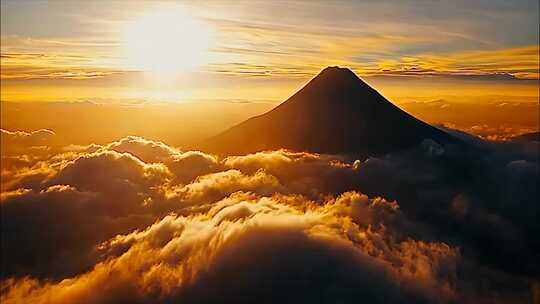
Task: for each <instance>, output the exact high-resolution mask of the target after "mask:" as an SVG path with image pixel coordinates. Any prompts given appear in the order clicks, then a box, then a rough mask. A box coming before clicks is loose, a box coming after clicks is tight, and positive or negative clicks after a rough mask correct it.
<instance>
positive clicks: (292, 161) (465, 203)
mask: <svg viewBox="0 0 540 304" xmlns="http://www.w3.org/2000/svg"><path fill="white" fill-rule="evenodd" d="M452 132H454V131H452ZM455 135H456V136H459V137H462V138H464V140H467V141H468V142H470V144H471V146H472V148H470V149H460V150H453V149H445V148H444V147H441V146H439V145H437V144H436V143H434V142H431V141H426V142H424V143H422V144H421V145H419V146H417V147H414V148H412V149H410V150H407V151H402V152H400V153H395V154H389V155H386V156H381V157H377V158H373V157H372V158H367V159H361V160H357V159H354V158H352V157H351V156H347V155H320V154H314V153H305V152H294V151H286V150H279V151H266V152H259V153H255V154H250V155H241V156H231V157H226V158H222V159H220V158H218V157H216V156H213V155H208V154H204V153H202V152H197V151H188V152H186V151H181V150H179V149H177V148H174V147H170V146H167V145H166V144H164V143H162V142H158V141H152V140H148V139H144V138H140V137H134V136H130V137H126V138H122V139H120V140H118V141H114V142H112V143H109V144H106V145H91V146H87V147H74V146H72V147H71V148H68V149H67V150H65V149H60V150H58V151H59V152H58V154H54V155H51V156H47V157H45V158H44V159H41V160H39V161H37V162H35V164H33V165H31V166H30V167H20V168H18V169H17V170H15V171H13V172H14V173H13V172H12V173H13V174H8V175H2V183H3V184H6V185H9V187H8V188H3V189H2V195H1V203H0V204H1V208H2V257H3V258H2V277H1V289H0V290H1V295H2V300H3V302H6V303H20V302H25V301H26V302H28V301H31V302H35V303H65V302H77V303H108V302H110V303H115V302H130V303H145V302H153V301H161V302H171V301H183V302H207V303H218V302H234V301H237V302H238V301H240V302H242V301H244V302H245V301H247V302H253V301H263V302H264V301H273V302H275V301H285V302H287V301H289V302H291V301H300V302H302V301H305V300H306V299H307V300H312V301H322V302H345V303H353V302H354V303H355V302H357V301H358V299H365V300H366V301H369V302H374V303H396V302H415V303H431V302H436V303H452V302H465V303H468V302H469V303H478V302H490V301H495V300H498V301H500V302H502V303H505V302H512V301H518V302H519V301H526V300H527V299H529V298H530V297H531V294H534V292H535V290H536V289H535V288H537V287H535V286H537V280H535V279H534V276H535V273H536V272H537V271H538V267H539V264H538V262H537V259H536V252H537V249H538V248H539V247H538V246H539V243H538V241H536V238H535V233H536V231H538V229H539V228H540V227H539V226H538V223H537V218H538V216H539V209H538V205H537V204H535V202H536V201H537V200H538V194H539V193H538V189H536V188H537V187H536V184H537V182H538V178H539V176H538V172H539V168H538V159H537V155H538V144H537V143H516V142H489V141H485V140H483V139H481V138H478V137H471V136H468V135H467V134H465V133H457V132H455ZM21 147H22V146H21ZM26 151H27V152H28V151H30V150H26ZM30 152H33V151H30ZM535 284H536V285H535ZM500 286H506V287H505V288H501V287H500Z"/></svg>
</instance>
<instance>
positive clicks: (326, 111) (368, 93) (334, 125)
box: [200, 67, 458, 155]
mask: <svg viewBox="0 0 540 304" xmlns="http://www.w3.org/2000/svg"><path fill="white" fill-rule="evenodd" d="M428 138H429V139H432V140H433V141H435V142H437V143H439V144H447V143H454V142H457V141H458V140H457V139H455V138H454V137H452V136H451V135H449V134H447V133H445V132H443V131H442V130H439V129H437V128H435V127H433V126H431V125H429V124H426V123H424V122H422V121H420V120H418V119H416V118H415V117H413V116H411V115H409V114H408V113H406V112H404V111H403V110H401V109H400V108H398V107H397V106H395V105H394V104H392V103H391V102H390V101H388V100H386V98H384V97H383V96H382V95H381V94H379V93H378V92H377V91H376V90H375V89H373V88H372V87H370V86H369V85H368V84H367V83H365V82H364V81H362V80H361V79H360V78H358V76H356V75H355V74H354V73H353V72H352V71H351V70H349V69H347V68H340V67H327V68H325V69H324V70H322V71H321V72H320V73H319V74H318V75H317V76H316V77H315V78H313V79H312V80H311V81H309V82H308V83H307V84H306V85H305V86H304V87H303V88H302V89H301V90H299V91H298V92H296V93H295V94H294V95H293V96H291V97H290V98H289V99H287V100H286V101H285V102H283V103H281V104H280V105H279V106H277V107H275V108H274V109H272V110H270V111H269V112H267V113H265V114H263V115H260V116H255V117H252V118H250V119H248V120H246V121H244V122H242V123H240V124H238V125H236V126H234V127H232V128H230V129H228V130H226V131H225V132H223V133H221V134H219V135H217V136H215V137H212V138H210V139H208V140H206V141H205V142H204V143H203V144H202V145H201V146H200V148H201V149H202V150H204V151H209V152H213V153H218V154H229V155H230V154H245V153H252V152H256V151H262V150H274V149H280V148H285V149H291V150H298V151H311V152H318V153H351V154H361V155H373V154H383V153H389V152H394V151H398V150H402V149H405V148H408V147H411V146H414V145H416V144H419V143H421V142H422V141H423V140H424V139H428Z"/></svg>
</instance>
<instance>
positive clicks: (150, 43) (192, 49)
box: [124, 9, 211, 76]
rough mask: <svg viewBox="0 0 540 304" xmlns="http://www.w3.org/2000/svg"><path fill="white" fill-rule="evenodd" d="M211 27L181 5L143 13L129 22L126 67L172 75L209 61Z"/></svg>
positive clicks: (126, 35)
mask: <svg viewBox="0 0 540 304" xmlns="http://www.w3.org/2000/svg"><path fill="white" fill-rule="evenodd" d="M210 42H211V39H210V31H209V29H208V28H207V27H206V26H205V25H204V24H202V23H201V22H199V21H197V20H195V19H194V18H192V17H191V16H189V15H187V14H186V13H185V12H184V11H182V10H180V9H169V10H163V11H158V12H154V13H151V14H148V15H145V16H142V17H140V18H138V19H136V20H134V21H133V22H131V23H129V25H128V26H127V28H126V30H125V33H124V47H125V53H126V59H127V65H128V66H129V68H132V69H136V70H142V71H149V72H153V73H156V74H158V75H160V76H163V75H171V74H176V73H180V72H184V71H190V70H193V69H194V68H196V67H198V66H200V65H202V64H205V63H207V62H208V53H209V48H210Z"/></svg>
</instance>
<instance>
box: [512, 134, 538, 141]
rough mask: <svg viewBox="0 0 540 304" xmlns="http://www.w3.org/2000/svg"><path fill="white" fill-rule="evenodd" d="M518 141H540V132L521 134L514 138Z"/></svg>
mask: <svg viewBox="0 0 540 304" xmlns="http://www.w3.org/2000/svg"><path fill="white" fill-rule="evenodd" d="M512 140H513V141H517V142H540V132H532V133H526V134H521V135H518V136H515V137H514V138H512Z"/></svg>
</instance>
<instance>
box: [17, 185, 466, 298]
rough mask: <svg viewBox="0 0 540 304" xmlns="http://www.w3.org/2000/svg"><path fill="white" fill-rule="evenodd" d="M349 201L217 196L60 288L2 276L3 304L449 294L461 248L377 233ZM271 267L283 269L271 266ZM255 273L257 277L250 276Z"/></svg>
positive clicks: (112, 245) (126, 242) (114, 246)
mask: <svg viewBox="0 0 540 304" xmlns="http://www.w3.org/2000/svg"><path fill="white" fill-rule="evenodd" d="M348 196H352V199H348V198H347V197H348ZM355 197H356V198H358V197H359V196H358V195H357V194H355V193H346V194H344V195H343V197H340V198H338V199H337V200H330V201H329V202H327V204H326V205H322V206H317V205H313V206H311V207H310V208H309V209H308V210H304V211H303V210H301V209H299V207H300V206H301V205H302V204H303V203H304V202H301V201H296V202H295V204H296V205H297V206H296V207H295V206H291V205H289V204H287V203H286V202H287V201H288V200H301V198H298V197H283V198H279V197H272V198H268V197H263V198H256V199H252V198H251V199H250V198H249V196H248V197H246V196H243V195H236V196H235V197H233V198H229V199H226V200H224V201H221V202H217V203H216V204H215V206H214V207H213V208H211V209H210V210H209V211H208V212H207V213H205V214H201V215H192V216H187V217H182V216H175V215H169V216H166V217H165V218H163V219H162V220H161V221H159V222H157V223H156V224H154V225H152V226H150V227H149V228H147V229H146V230H144V231H141V232H134V233H131V234H128V235H121V236H117V237H115V238H114V239H112V240H111V241H108V242H106V243H104V244H102V245H101V246H100V250H102V251H105V252H107V253H109V254H111V252H113V253H116V255H114V256H113V257H112V258H110V259H107V260H106V261H104V262H102V263H99V264H97V265H96V267H95V268H94V269H93V270H92V271H90V272H88V273H85V274H83V275H81V276H78V277H76V278H74V279H70V280H64V281H61V282H59V283H57V284H50V283H40V282H38V281H35V280H30V279H24V280H22V281H18V282H15V281H8V282H7V283H6V284H8V286H9V287H10V288H9V289H10V292H11V293H8V294H7V296H6V299H7V301H8V303H9V300H10V299H16V298H17V297H19V296H24V297H25V298H26V299H27V300H31V301H32V302H37V303H39V301H40V300H41V299H50V301H51V303H56V302H58V303H62V302H81V303H85V302H102V303H103V302H111V303H114V302H118V301H129V302H144V301H148V300H150V299H152V298H153V299H161V300H173V299H174V300H177V301H187V302H191V301H201V300H202V301H204V302H208V303H213V302H222V301H235V300H237V301H252V300H253V301H254V300H256V299H258V298H259V299H265V298H274V299H283V300H285V301H294V300H306V299H309V298H310V297H311V298H312V299H313V300H316V299H327V300H328V301H346V302H349V301H353V300H355V299H358V298H362V299H366V300H367V299H369V300H370V301H372V302H375V303H391V302H396V301H413V300H414V301H423V302H428V301H434V300H435V298H433V297H434V296H435V295H438V296H441V295H443V296H444V297H445V298H447V299H451V298H452V297H453V294H452V292H451V290H449V286H450V284H452V283H451V282H449V281H448V280H452V276H453V275H452V272H453V271H455V263H456V261H457V259H459V254H458V252H457V251H456V250H455V249H451V248H449V247H448V246H446V245H444V244H436V243H433V244H429V243H423V242H415V241H408V240H405V241H403V242H397V243H394V241H393V240H392V239H391V237H389V236H387V235H385V234H384V231H383V230H380V231H378V229H381V228H380V227H377V228H370V227H369V226H366V225H359V224H357V223H355V222H354V221H351V219H350V218H348V217H347V215H348V210H352V209H354V207H353V206H351V205H352V204H354V203H356V201H355ZM360 198H362V197H360ZM363 204H366V205H367V206H366V208H373V209H378V208H380V207H379V206H381V205H384V202H379V203H373V202H370V201H369V199H367V198H363ZM381 208H384V206H381ZM284 253H285V254H284ZM396 262H397V263H396ZM276 268H278V269H280V273H281V274H280V273H276V272H274V269H276ZM233 273H234V277H231V275H232V274H233ZM111 274H115V275H111ZM257 276H260V279H261V281H258V280H254V278H256V277H257ZM231 282H233V283H232V284H231ZM100 286H108V288H107V289H106V290H103V289H101V287H100ZM203 290H204V291H205V292H202V291H203ZM306 290H312V293H311V294H309V293H306ZM435 290H437V291H440V292H434V291H435ZM223 296H225V298H222V297H223Z"/></svg>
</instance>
